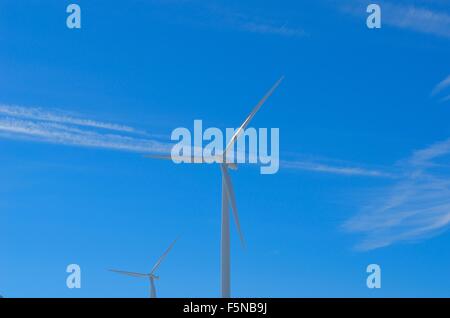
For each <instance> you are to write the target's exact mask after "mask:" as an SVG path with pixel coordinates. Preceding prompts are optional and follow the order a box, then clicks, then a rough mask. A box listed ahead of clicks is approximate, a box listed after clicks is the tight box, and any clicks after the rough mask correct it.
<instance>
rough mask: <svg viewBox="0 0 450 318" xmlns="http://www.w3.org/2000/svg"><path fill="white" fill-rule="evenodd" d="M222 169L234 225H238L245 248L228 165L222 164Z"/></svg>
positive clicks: (243, 244)
mask: <svg viewBox="0 0 450 318" xmlns="http://www.w3.org/2000/svg"><path fill="white" fill-rule="evenodd" d="M220 169H221V170H222V178H224V180H225V188H226V192H227V195H228V200H229V202H230V203H231V210H232V211H233V216H234V223H235V224H236V228H237V231H238V233H239V238H240V239H241V243H242V246H244V247H245V241H244V235H243V234H242V231H241V224H240V223H239V215H238V210H237V205H236V196H235V194H234V190H233V185H232V183H231V178H230V174H229V173H228V168H227V166H226V164H221V165H220Z"/></svg>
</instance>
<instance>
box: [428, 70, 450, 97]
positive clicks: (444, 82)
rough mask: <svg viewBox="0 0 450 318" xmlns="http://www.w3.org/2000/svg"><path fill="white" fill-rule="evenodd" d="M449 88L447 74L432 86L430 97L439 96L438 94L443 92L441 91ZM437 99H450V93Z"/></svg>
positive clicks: (449, 78)
mask: <svg viewBox="0 0 450 318" xmlns="http://www.w3.org/2000/svg"><path fill="white" fill-rule="evenodd" d="M449 89H450V75H449V76H447V77H446V78H445V79H443V80H442V81H440V82H439V83H438V84H437V85H436V86H435V87H434V88H433V90H432V91H431V96H432V97H436V96H439V95H441V96H442V94H441V93H443V92H445V91H449ZM447 93H448V92H447ZM439 101H440V102H441V103H443V102H448V101H450V95H447V96H444V97H441V98H440V99H439Z"/></svg>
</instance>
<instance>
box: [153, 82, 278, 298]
mask: <svg viewBox="0 0 450 318" xmlns="http://www.w3.org/2000/svg"><path fill="white" fill-rule="evenodd" d="M283 79H284V77H281V78H280V79H279V80H278V81H277V82H276V83H275V84H274V85H273V86H272V87H271V88H270V90H269V91H268V92H267V93H266V95H264V97H263V98H262V99H261V100H260V101H259V102H258V104H256V106H255V107H254V108H253V110H252V112H251V113H250V115H249V116H248V117H247V118H246V119H245V121H244V122H243V123H242V125H241V126H240V127H239V128H238V129H237V130H236V131H235V133H234V134H233V136H232V137H231V139H230V141H229V143H228V145H227V146H226V148H225V150H224V152H223V153H222V154H219V155H217V156H215V157H213V159H215V161H214V162H216V163H218V164H219V165H220V170H221V174H222V215H221V218H222V220H221V248H220V255H221V257H220V263H221V267H220V268H221V293H222V298H230V296H231V283H230V204H231V209H232V211H233V216H234V222H235V224H236V228H237V231H238V233H239V238H240V240H241V243H242V245H243V246H244V247H245V241H244V236H243V234H242V231H241V225H240V223H239V215H238V210H237V204H236V196H235V193H234V189H233V185H232V183H231V177H230V174H229V172H228V168H231V169H233V170H236V169H237V165H236V164H235V163H227V160H226V158H227V154H228V152H229V151H230V149H232V148H233V146H234V144H235V142H236V140H237V139H238V138H239V136H240V135H241V134H242V133H243V132H244V130H245V129H246V128H247V126H248V125H249V124H250V121H251V120H252V119H253V117H254V116H255V115H256V113H257V112H258V110H259V109H260V108H261V106H262V105H263V104H264V103H265V102H266V101H267V99H268V98H269V97H270V96H271V95H272V94H273V92H274V91H275V90H276V88H277V87H278V86H279V85H280V83H281V82H282V81H283ZM145 157H147V158H153V159H166V160H173V158H172V156H166V155H146V156H145ZM176 158H177V159H183V161H184V162H187V163H195V164H199V163H207V162H212V161H210V160H208V161H205V158H204V157H203V156H202V157H201V158H198V157H196V156H195V155H193V156H190V157H183V156H177V157H176ZM188 160H189V161H188Z"/></svg>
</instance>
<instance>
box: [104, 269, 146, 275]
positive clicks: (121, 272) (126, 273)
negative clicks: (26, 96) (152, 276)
mask: <svg viewBox="0 0 450 318" xmlns="http://www.w3.org/2000/svg"><path fill="white" fill-rule="evenodd" d="M109 271H110V272H114V273H118V274H122V275H126V276H133V277H148V274H142V273H135V272H126V271H119V270H116V269H109Z"/></svg>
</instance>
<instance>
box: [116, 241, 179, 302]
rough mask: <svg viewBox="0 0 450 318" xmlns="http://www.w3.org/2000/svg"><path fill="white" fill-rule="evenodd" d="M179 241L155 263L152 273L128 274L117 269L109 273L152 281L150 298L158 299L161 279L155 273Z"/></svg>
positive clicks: (173, 243) (171, 245)
mask: <svg viewBox="0 0 450 318" xmlns="http://www.w3.org/2000/svg"><path fill="white" fill-rule="evenodd" d="M177 240H178V239H176V240H175V241H173V242H172V244H170V246H169V247H168V248H167V250H166V251H165V252H164V254H162V255H161V257H160V258H159V259H158V261H157V262H156V263H155V265H153V268H152V270H151V271H150V273H136V272H126V271H120V270H115V269H110V270H109V271H111V272H114V273H118V274H122V275H126V276H132V277H142V278H148V279H149V280H150V298H156V287H155V280H156V279H159V276H156V275H155V272H156V270H157V269H158V267H159V266H160V265H161V262H162V261H163V260H164V258H166V256H167V254H169V252H170V250H171V249H172V247H173V246H174V245H175V243H176V241H177Z"/></svg>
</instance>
